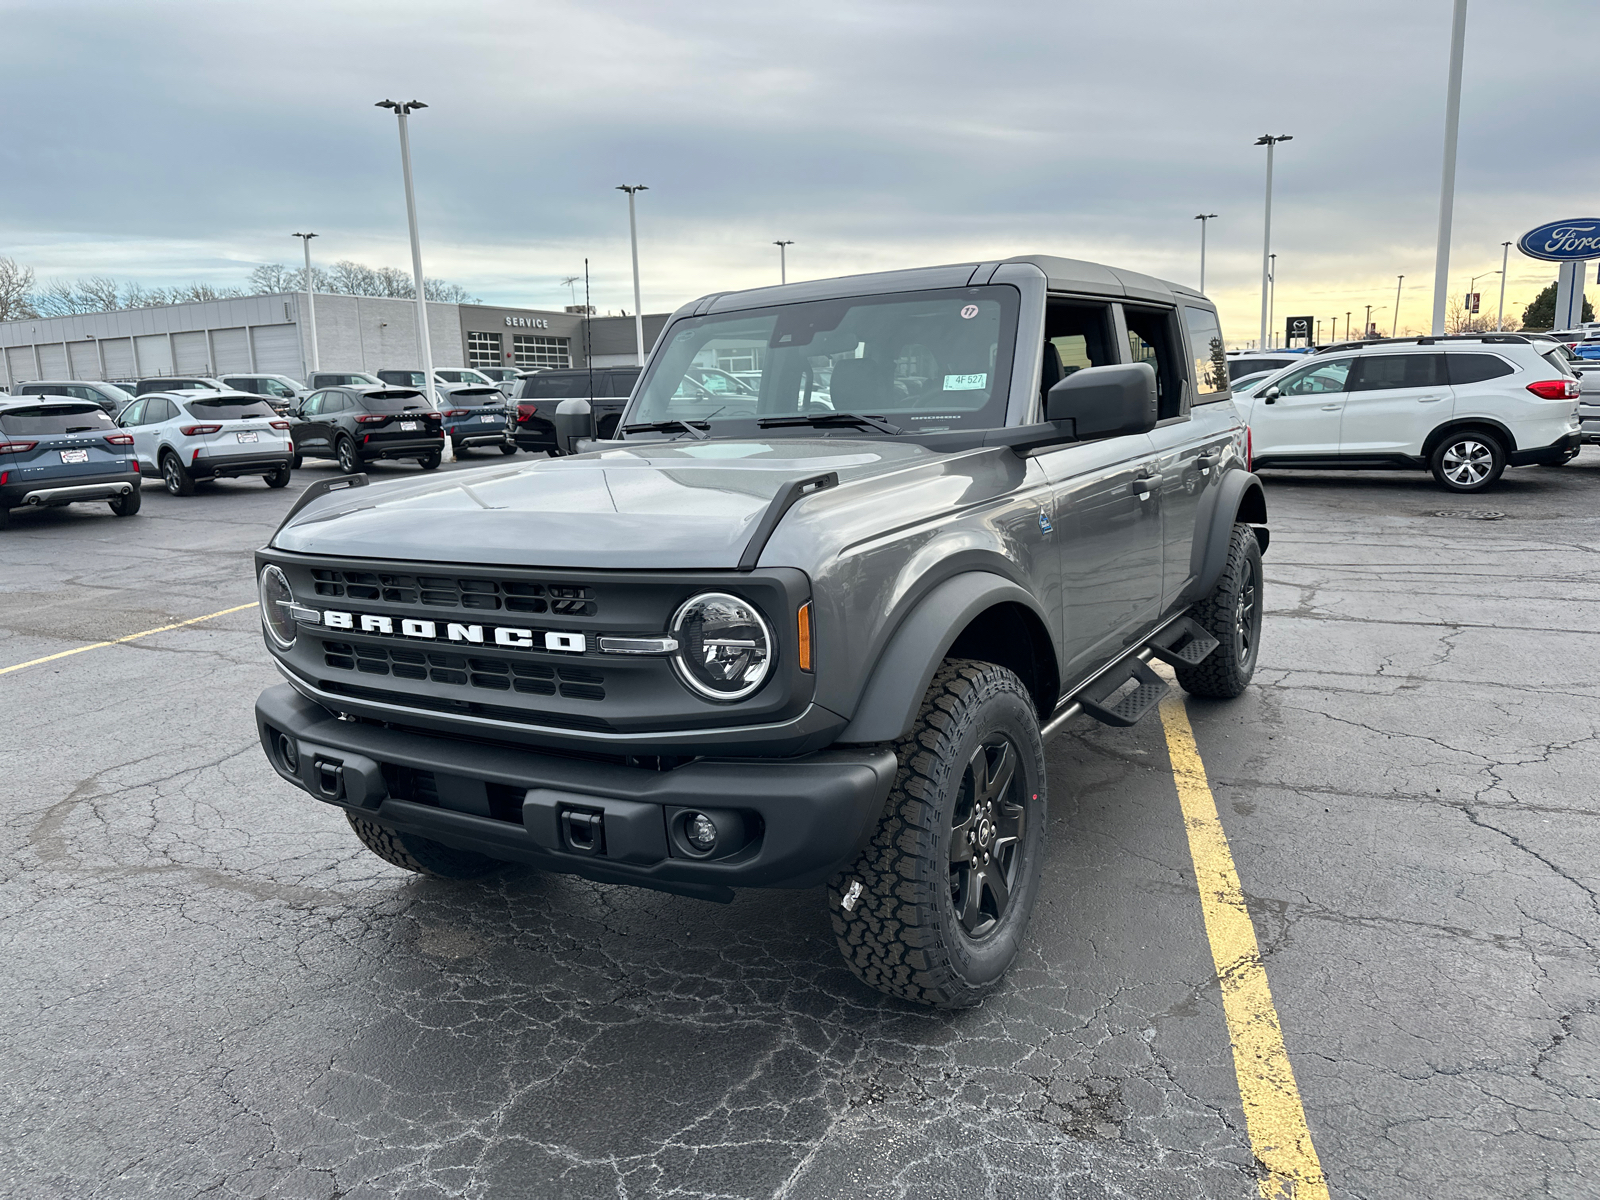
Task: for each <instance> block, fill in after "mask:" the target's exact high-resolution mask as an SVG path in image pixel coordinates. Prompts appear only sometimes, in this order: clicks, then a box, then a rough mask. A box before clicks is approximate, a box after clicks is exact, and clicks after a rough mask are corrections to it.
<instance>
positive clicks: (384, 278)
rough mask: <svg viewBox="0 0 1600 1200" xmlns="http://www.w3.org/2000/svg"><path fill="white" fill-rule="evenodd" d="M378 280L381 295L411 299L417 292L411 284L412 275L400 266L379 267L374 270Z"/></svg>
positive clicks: (378, 292) (377, 293)
mask: <svg viewBox="0 0 1600 1200" xmlns="http://www.w3.org/2000/svg"><path fill="white" fill-rule="evenodd" d="M373 275H375V276H376V277H377V280H378V289H379V290H378V291H377V292H376V293H374V294H375V295H379V296H388V297H391V298H392V299H395V300H410V299H412V298H413V297H414V296H415V295H416V292H417V289H416V288H415V287H413V286H412V284H411V276H409V275H407V274H406V273H405V272H404V271H402V270H400V268H398V267H379V268H378V269H377V270H376V271H374V272H373Z"/></svg>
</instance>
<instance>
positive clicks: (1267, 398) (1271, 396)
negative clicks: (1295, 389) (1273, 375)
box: [1261, 384, 1283, 404]
mask: <svg viewBox="0 0 1600 1200" xmlns="http://www.w3.org/2000/svg"><path fill="white" fill-rule="evenodd" d="M1281 395H1283V393H1282V392H1280V391H1279V390H1278V385H1277V384H1273V385H1272V386H1271V387H1269V388H1267V389H1266V390H1265V391H1263V392H1262V393H1261V401H1262V403H1263V404H1271V403H1272V402H1273V401H1274V400H1276V399H1277V398H1278V397H1279V396H1281Z"/></svg>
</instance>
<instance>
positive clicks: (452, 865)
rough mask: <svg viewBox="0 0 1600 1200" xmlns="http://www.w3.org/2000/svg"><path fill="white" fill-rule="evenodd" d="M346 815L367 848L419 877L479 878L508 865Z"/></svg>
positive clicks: (484, 855)
mask: <svg viewBox="0 0 1600 1200" xmlns="http://www.w3.org/2000/svg"><path fill="white" fill-rule="evenodd" d="M344 815H345V817H346V818H347V819H348V820H349V822H350V828H351V829H354V830H355V831H356V836H357V837H358V838H360V839H361V844H362V845H363V846H365V847H366V848H367V849H368V850H371V851H372V852H373V853H374V854H376V855H377V856H378V857H379V858H381V859H383V861H384V862H386V863H393V864H394V865H395V866H397V867H404V868H405V869H406V870H408V871H415V872H416V873H417V874H418V875H431V876H432V877H433V878H435V879H479V878H481V877H483V876H484V875H488V874H489V873H490V872H492V871H498V870H499V869H500V868H501V867H503V866H505V865H506V864H505V863H503V862H501V861H500V860H499V859H497V858H490V857H489V856H488V855H486V854H476V853H474V852H473V851H471V850H457V849H455V847H453V846H446V845H445V844H444V843H443V842H436V841H434V840H433V839H432V838H425V837H421V836H419V835H418V834H415V833H401V832H400V831H399V830H396V829H390V828H388V827H387V826H385V825H379V824H377V823H375V822H373V821H368V820H366V819H364V818H362V817H358V816H356V815H355V813H353V812H350V811H349V810H348V809H347V810H346V811H345V814H344Z"/></svg>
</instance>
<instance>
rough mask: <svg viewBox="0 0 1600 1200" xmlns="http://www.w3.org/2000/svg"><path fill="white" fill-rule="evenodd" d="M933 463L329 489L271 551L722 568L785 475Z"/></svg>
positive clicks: (749, 455) (894, 459)
mask: <svg viewBox="0 0 1600 1200" xmlns="http://www.w3.org/2000/svg"><path fill="white" fill-rule="evenodd" d="M935 457H937V456H936V455H935V454H934V453H933V452H931V451H929V450H927V449H924V448H923V447H921V446H916V445H908V444H905V443H895V442H892V441H873V440H870V439H863V438H854V437H852V438H806V439H799V438H797V439H793V440H790V439H775V440H773V441H771V442H755V441H749V442H744V441H721V440H714V441H705V442H681V441H673V442H646V443H640V444H638V445H636V446H629V447H627V448H626V449H622V448H617V449H608V450H602V451H599V452H597V453H594V454H585V455H578V456H574V457H571V458H558V459H544V460H540V461H538V462H532V463H528V464H526V465H521V466H511V467H504V468H498V469H497V468H488V469H483V470H475V471H452V472H451V473H449V474H448V475H442V476H430V477H429V478H427V479H426V480H425V481H416V482H413V481H409V480H408V481H405V482H395V483H382V484H376V485H371V486H368V487H365V488H360V489H357V490H356V491H341V492H334V493H332V494H331V495H328V496H326V497H323V498H321V499H319V500H316V501H314V502H313V503H311V504H310V505H307V506H306V508H305V509H304V510H303V511H301V512H299V513H297V514H296V515H295V516H294V518H293V519H292V520H291V521H290V522H289V523H288V524H287V525H286V526H285V527H284V528H283V529H281V530H279V531H278V533H277V534H276V535H275V536H274V537H273V539H272V543H271V544H272V545H273V546H275V547H277V548H278V549H280V550H288V551H292V552H295V553H301V554H327V555H337V556H340V557H348V558H383V559H390V560H395V559H404V560H413V561H423V562H441V563H442V562H450V563H481V564H498V565H502V566H538V567H598V568H622V569H635V570H638V569H650V568H656V569H678V570H696V569H719V568H729V567H735V566H737V565H738V562H739V556H740V554H741V553H742V552H743V550H744V548H745V545H746V544H747V543H748V542H749V540H750V537H751V534H752V533H753V532H754V530H755V526H756V523H757V522H758V521H759V520H760V519H761V514H762V513H763V512H765V511H766V509H767V506H768V504H769V503H771V501H772V498H773V497H774V496H775V495H777V493H778V492H779V490H780V489H782V488H783V486H784V485H785V484H787V483H788V482H790V481H791V480H794V479H806V478H809V477H811V476H814V475H820V474H822V473H823V472H825V471H837V472H838V474H839V482H840V484H841V485H843V484H846V483H849V482H851V481H853V480H857V479H863V478H867V477H869V476H872V475H877V474H881V473H883V472H885V471H890V470H894V469H896V468H900V467H904V466H907V465H910V464H911V463H913V462H915V461H929V460H932V459H933V458H935Z"/></svg>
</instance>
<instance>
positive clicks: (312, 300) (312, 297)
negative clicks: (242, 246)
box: [294, 233, 366, 371]
mask: <svg viewBox="0 0 1600 1200" xmlns="http://www.w3.org/2000/svg"><path fill="white" fill-rule="evenodd" d="M294 236H295V237H297V238H299V239H300V240H301V242H302V243H304V245H305V248H306V324H307V325H308V326H309V327H310V329H311V369H312V370H313V371H315V370H316V369H317V367H318V363H317V295H316V293H315V292H314V291H312V288H311V239H312V238H314V237H316V236H317V235H316V234H314V233H297V234H295V235H294ZM362 365H363V366H365V365H366V364H365V363H363V364H362Z"/></svg>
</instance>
